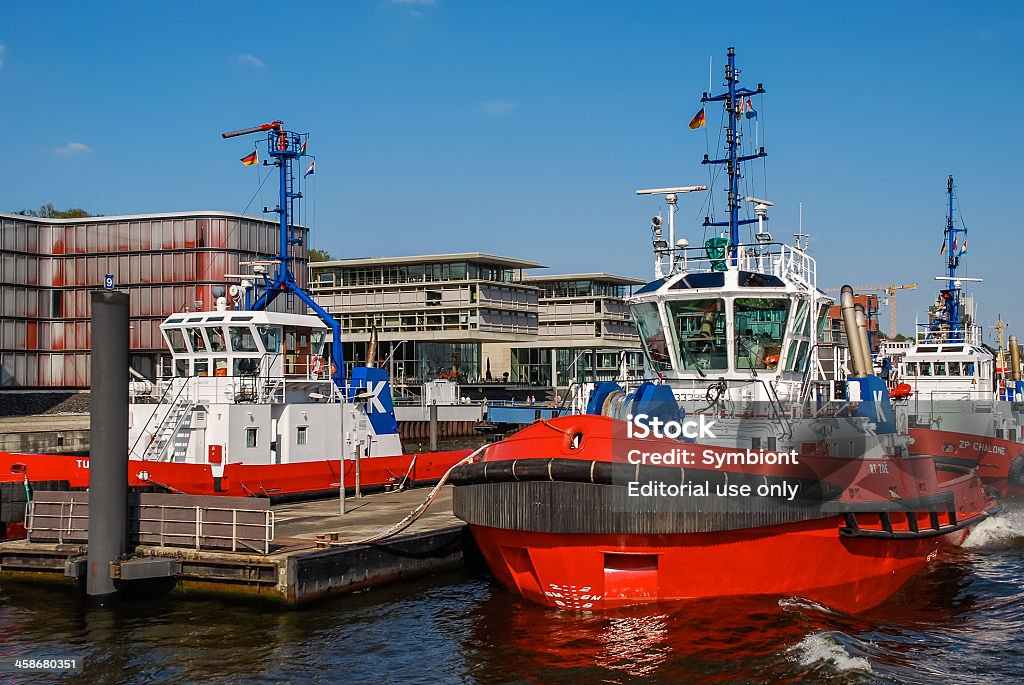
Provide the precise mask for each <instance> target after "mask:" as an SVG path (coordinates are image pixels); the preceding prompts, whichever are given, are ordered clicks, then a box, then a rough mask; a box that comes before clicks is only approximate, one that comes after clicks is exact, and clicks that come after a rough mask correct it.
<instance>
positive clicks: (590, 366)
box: [487, 273, 644, 388]
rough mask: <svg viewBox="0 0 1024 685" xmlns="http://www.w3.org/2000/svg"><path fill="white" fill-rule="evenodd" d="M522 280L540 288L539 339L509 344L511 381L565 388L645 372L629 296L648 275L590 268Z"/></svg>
mask: <svg viewBox="0 0 1024 685" xmlns="http://www.w3.org/2000/svg"><path fill="white" fill-rule="evenodd" d="M524 283H527V284H529V285H534V286H537V287H538V288H539V289H540V298H539V304H540V311H539V312H538V324H539V325H538V332H537V339H536V340H534V341H532V342H530V343H528V344H525V345H518V346H511V345H509V346H507V348H506V349H508V354H509V359H508V366H509V367H510V369H511V378H512V380H513V381H515V382H525V383H529V384H531V385H541V386H552V387H557V388H565V387H567V386H568V385H569V384H570V383H572V382H573V381H574V380H575V381H578V382H592V381H595V380H612V379H615V378H620V377H621V376H622V375H623V372H625V373H626V374H628V375H630V376H635V375H637V374H639V373H641V372H642V370H643V354H642V352H641V351H640V339H639V337H638V336H637V333H636V328H635V326H634V324H633V319H632V317H631V316H630V314H629V308H628V307H627V306H626V303H625V298H626V297H627V296H628V295H629V294H630V292H631V290H632V288H633V287H635V286H639V285H643V284H644V281H642V280H638V279H635V278H629V277H627V276H617V275H614V274H605V273H586V274H566V275H551V274H545V275H542V276H527V277H526V278H525V279H524ZM487 347H491V346H487ZM502 362H504V359H502Z"/></svg>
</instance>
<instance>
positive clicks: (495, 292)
mask: <svg viewBox="0 0 1024 685" xmlns="http://www.w3.org/2000/svg"><path fill="white" fill-rule="evenodd" d="M539 266H540V265H539V264H537V263H536V262H531V261H527V260H522V259H512V258H508V257H499V256H496V255H488V254H483V253H479V252H470V253H458V254H444V255H423V256H413V257H379V258H378V257H374V258H361V259H342V260H336V261H329V262H316V263H313V264H310V288H311V292H312V293H313V296H314V297H315V298H316V300H317V302H318V303H319V304H320V305H321V306H322V307H324V308H325V309H327V310H328V311H329V312H330V313H331V314H333V315H334V316H335V317H336V318H337V319H338V320H339V321H340V322H341V330H342V331H343V333H344V341H343V345H344V350H345V360H346V364H348V365H354V364H357V363H359V364H361V363H363V362H365V361H366V355H367V346H368V343H369V340H370V335H371V332H373V331H374V330H375V331H376V334H377V338H378V350H377V352H378V363H380V364H381V365H383V366H385V368H388V370H389V371H390V372H391V374H392V375H393V377H394V379H395V382H396V384H398V385H399V386H401V385H421V384H423V383H425V382H427V381H430V380H434V379H436V378H451V379H453V380H457V381H459V382H462V383H480V382H485V381H486V379H487V372H488V369H487V365H486V363H485V361H484V359H483V358H482V356H481V345H482V343H483V342H485V341H494V342H503V341H509V340H522V341H529V340H532V339H534V338H535V337H536V335H537V326H538V318H537V310H538V304H537V302H538V295H539V290H538V289H537V288H536V287H533V286H530V285H526V284H524V283H523V273H524V270H525V269H531V268H537V267H539Z"/></svg>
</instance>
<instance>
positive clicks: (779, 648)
mask: <svg viewBox="0 0 1024 685" xmlns="http://www.w3.org/2000/svg"><path fill="white" fill-rule="evenodd" d="M0 626H2V627H3V630H2V631H0V658H2V659H4V660H5V661H4V662H5V663H7V662H8V661H9V660H10V659H12V658H14V657H33V656H36V657H64V656H69V655H71V656H77V657H78V658H80V659H81V660H82V663H83V668H82V671H81V672H80V673H78V674H74V675H67V676H64V678H63V679H62V680H63V681H66V682H83V683H85V682H90V683H92V682H103V683H185V682H189V683H241V682H245V683H346V684H351V683H368V684H369V683H372V684H374V685H379V684H380V683H481V684H483V683H545V684H548V683H584V682H585V683H646V682H650V683H677V682H765V681H772V682H806V681H815V682H832V683H934V682H939V681H947V682H956V683H990V682H1012V681H1022V680H1024V676H1021V675H1020V671H1021V666H1020V662H1021V660H1022V659H1024V505H1022V504H1016V505H1011V506H1009V507H1008V508H1007V509H1006V510H1005V511H1004V512H1003V513H1002V514H1000V515H999V516H998V517H997V518H995V519H991V520H989V521H986V522H985V523H983V524H981V525H980V526H978V527H977V528H976V529H975V530H974V531H973V532H972V533H971V536H970V537H969V538H968V541H967V543H966V545H965V547H964V548H963V549H961V550H955V551H951V552H948V553H946V554H944V555H943V556H942V557H940V558H938V559H936V560H934V561H932V562H931V563H930V564H929V566H928V567H927V568H926V569H925V570H924V571H923V572H921V573H920V574H918V575H917V576H915V577H914V578H913V579H912V580H911V582H910V583H909V584H908V585H907V586H905V587H904V589H903V590H901V591H900V592H899V594H898V595H897V596H895V597H893V598H892V599H891V600H890V601H888V602H887V603H885V604H884V605H883V606H882V607H880V608H879V609H876V610H874V611H872V612H870V613H868V614H865V615H858V616H849V615H843V614H838V613H835V612H832V611H829V610H828V609H826V608H824V607H820V606H816V605H814V604H811V603H807V602H805V601H802V600H800V599H797V598H791V599H782V600H778V599H775V600H770V601H769V600H762V601H755V600H736V601H725V600H715V601H708V602H694V603H679V604H663V605H655V606H645V607H637V608H632V609H629V610H619V611H615V612H612V613H570V612H563V611H558V610H553V609H547V608H544V607H540V606H537V605H534V604H531V603H529V602H527V601H524V600H523V599H521V598H519V597H517V596H515V595H512V594H510V593H508V592H506V591H505V590H503V589H502V588H500V587H499V586H497V585H496V584H495V583H494V582H493V581H492V580H491V579H490V578H489V577H487V576H484V575H481V576H470V575H466V574H455V575H448V576H438V577H433V578H430V579H426V580H421V581H416V582H411V583H405V584H398V585H391V586H385V587H380V588H376V589H373V590H370V591H365V592H362V593H358V594H355V595H350V596H347V597H340V598H337V599H334V600H331V601H329V602H325V603H322V604H318V605H316V606H314V607H312V608H308V609H304V610H301V611H286V610H278V609H273V608H269V607H268V606H266V605H263V604H249V603H241V602H240V601H232V600H224V599H210V598H202V597H183V596H180V595H178V596H169V597H162V598H152V599H146V600H136V601H126V602H123V603H120V604H118V605H116V606H109V607H99V608H91V609H90V608H86V606H85V604H84V602H83V601H82V600H81V599H80V598H79V597H78V596H77V595H76V594H75V593H74V592H73V591H72V590H69V589H68V588H62V587H54V586H27V585H21V584H5V585H4V586H3V587H2V588H0ZM12 677H13V676H10V674H8V673H0V682H8V678H12ZM53 680H54V676H53V675H45V674H38V675H18V676H17V680H16V682H39V683H44V682H53Z"/></svg>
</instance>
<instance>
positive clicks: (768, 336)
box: [733, 297, 807, 370]
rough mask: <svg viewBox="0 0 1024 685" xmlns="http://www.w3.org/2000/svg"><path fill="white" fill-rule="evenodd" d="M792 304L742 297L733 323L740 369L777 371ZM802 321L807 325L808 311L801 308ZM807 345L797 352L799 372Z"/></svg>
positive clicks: (774, 299) (737, 362)
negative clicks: (775, 369)
mask: <svg viewBox="0 0 1024 685" xmlns="http://www.w3.org/2000/svg"><path fill="white" fill-rule="evenodd" d="M789 306H790V302H789V300H787V299H783V298H765V297H740V298H737V299H736V301H735V303H734V304H733V307H734V309H733V322H734V326H733V327H734V330H735V333H736V368H738V369H774V368H776V367H777V366H778V365H779V356H780V355H781V354H782V338H783V336H784V335H785V333H786V319H787V317H788V316H789ZM800 312H801V317H802V319H803V320H802V321H798V322H797V325H798V326H800V327H803V326H805V325H806V323H807V316H806V315H807V308H806V305H804V306H803V307H802V308H801V309H800ZM806 354H807V344H806V343H804V344H801V346H800V352H798V353H797V359H798V360H799V361H798V362H797V364H798V366H799V367H800V368H798V369H797V370H801V369H802V366H803V358H804V357H806Z"/></svg>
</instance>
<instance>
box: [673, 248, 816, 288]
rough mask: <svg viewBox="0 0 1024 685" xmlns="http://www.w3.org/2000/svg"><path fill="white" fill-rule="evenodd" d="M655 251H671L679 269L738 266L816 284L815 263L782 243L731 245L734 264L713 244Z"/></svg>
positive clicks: (813, 286) (746, 269) (810, 284)
mask: <svg viewBox="0 0 1024 685" xmlns="http://www.w3.org/2000/svg"><path fill="white" fill-rule="evenodd" d="M656 252H657V253H658V254H659V255H664V256H667V255H668V254H669V253H670V252H674V254H675V262H676V268H677V269H681V270H682V271H683V272H693V271H725V270H727V269H728V270H734V269H738V270H740V271H751V272H755V273H762V274H766V275H769V276H777V277H779V278H781V279H783V280H786V281H789V282H794V281H795V282H798V283H803V284H805V285H807V286H808V287H810V288H816V287H817V284H818V277H817V263H816V262H815V260H814V258H813V257H811V256H810V255H808V254H807V253H806V252H804V251H803V250H801V249H799V248H797V247H793V246H792V245H786V244H784V243H776V242H766V243H741V244H739V245H736V246H735V253H736V264H735V265H733V264H732V259H731V257H730V256H729V254H728V253H725V254H724V255H722V256H719V255H717V254H715V253H714V250H713V248H708V247H705V246H698V247H682V248H680V247H677V248H675V249H674V250H673V249H671V248H669V249H665V250H657V251H656Z"/></svg>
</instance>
